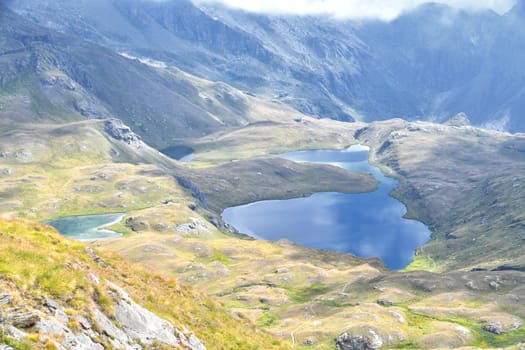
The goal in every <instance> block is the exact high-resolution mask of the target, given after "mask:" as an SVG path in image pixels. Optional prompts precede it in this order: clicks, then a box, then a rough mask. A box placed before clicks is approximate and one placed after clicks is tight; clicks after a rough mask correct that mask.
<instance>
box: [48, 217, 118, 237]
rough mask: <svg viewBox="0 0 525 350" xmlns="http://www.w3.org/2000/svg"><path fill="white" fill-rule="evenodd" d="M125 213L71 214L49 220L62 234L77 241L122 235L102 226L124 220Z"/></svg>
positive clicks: (49, 223)
mask: <svg viewBox="0 0 525 350" xmlns="http://www.w3.org/2000/svg"><path fill="white" fill-rule="evenodd" d="M123 217H124V214H103V215H85V216H69V217H65V218H61V219H57V220H53V221H50V222H48V223H47V224H48V225H51V226H53V227H54V228H56V229H57V230H58V232H60V233H61V234H62V235H64V236H66V237H69V238H71V239H75V240H77V241H94V240H97V239H103V238H114V237H120V236H121V234H120V233H118V232H115V231H111V230H105V229H103V228H102V227H104V226H110V225H113V224H116V223H118V222H120V220H122V218H123Z"/></svg>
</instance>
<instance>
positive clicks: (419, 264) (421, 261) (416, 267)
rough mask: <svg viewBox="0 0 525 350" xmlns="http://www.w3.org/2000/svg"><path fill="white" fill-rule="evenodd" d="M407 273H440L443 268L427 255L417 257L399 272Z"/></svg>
mask: <svg viewBox="0 0 525 350" xmlns="http://www.w3.org/2000/svg"><path fill="white" fill-rule="evenodd" d="M408 271H429V272H442V271H443V268H441V267H440V266H439V265H437V264H436V262H435V261H434V260H432V258H431V257H429V256H427V255H417V256H415V257H414V260H413V261H412V262H411V263H410V265H408V266H407V267H406V268H405V269H404V270H401V272H408Z"/></svg>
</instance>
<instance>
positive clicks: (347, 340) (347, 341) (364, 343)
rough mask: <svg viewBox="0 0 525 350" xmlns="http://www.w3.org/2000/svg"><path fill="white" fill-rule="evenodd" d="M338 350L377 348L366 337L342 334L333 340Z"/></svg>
mask: <svg viewBox="0 0 525 350" xmlns="http://www.w3.org/2000/svg"><path fill="white" fill-rule="evenodd" d="M335 347H336V348H337V349H338V350H375V349H378V348H379V347H378V346H377V345H376V344H374V342H373V341H372V340H370V339H369V338H368V337H365V336H362V335H352V334H349V333H346V332H345V333H343V334H341V335H340V336H338V337H337V338H336V339H335Z"/></svg>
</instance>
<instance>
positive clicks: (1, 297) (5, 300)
mask: <svg viewBox="0 0 525 350" xmlns="http://www.w3.org/2000/svg"><path fill="white" fill-rule="evenodd" d="M11 300H13V296H12V295H11V294H0V305H6V304H9V303H10V302H11Z"/></svg>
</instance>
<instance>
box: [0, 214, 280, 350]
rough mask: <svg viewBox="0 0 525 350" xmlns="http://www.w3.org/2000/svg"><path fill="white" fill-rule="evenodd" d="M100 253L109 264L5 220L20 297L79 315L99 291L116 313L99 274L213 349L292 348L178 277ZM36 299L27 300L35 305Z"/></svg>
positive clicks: (47, 231)
mask: <svg viewBox="0 0 525 350" xmlns="http://www.w3.org/2000/svg"><path fill="white" fill-rule="evenodd" d="M99 257H100V259H101V260H100V261H103V262H104V263H96V262H94V261H93V257H92V256H91V255H90V254H88V253H87V252H86V246H85V245H84V244H82V243H78V242H75V241H70V240H68V239H65V238H62V237H61V236H60V235H59V234H57V233H56V232H55V231H54V230H53V229H52V228H50V227H48V226H44V225H41V224H36V223H31V222H28V221H24V220H20V219H9V220H7V219H0V275H2V276H3V282H2V286H3V287H4V286H5V285H7V286H10V288H12V289H13V290H16V292H17V295H26V296H27V295H33V296H39V297H40V296H43V295H45V296H48V297H51V298H54V299H56V300H60V301H61V302H62V303H64V304H65V305H67V307H68V308H70V309H71V310H72V311H71V312H79V313H83V312H85V310H89V309H91V308H92V304H93V296H94V295H97V301H98V304H99V305H101V306H102V307H103V308H104V311H105V312H106V313H108V314H111V312H112V307H113V305H112V302H111V298H109V297H108V296H107V293H108V290H107V288H106V287H104V286H102V285H95V284H94V283H93V282H92V279H91V278H90V276H92V275H95V276H97V277H98V278H99V279H101V280H107V281H111V282H113V283H115V284H117V285H119V286H121V287H122V288H124V289H125V290H126V291H127V292H128V293H129V294H130V296H131V297H132V298H133V299H134V300H135V301H137V302H138V303H139V304H141V305H143V306H145V307H146V308H148V309H149V310H151V311H153V312H155V313H157V314H158V315H160V316H161V317H164V318H166V319H167V320H169V321H171V322H172V323H173V324H174V325H176V326H178V327H179V328H180V329H189V330H191V332H193V333H195V334H196V335H197V336H198V337H199V338H200V339H201V340H202V341H203V342H204V343H205V345H206V346H207V347H208V348H209V349H286V348H287V346H286V345H283V344H281V343H280V342H279V341H278V340H276V339H275V338H273V337H271V336H269V335H268V334H266V333H265V332H263V331H259V330H257V329H256V328H255V327H254V326H253V325H251V324H250V323H249V322H247V321H245V320H240V319H234V318H233V317H231V316H230V315H229V314H228V312H227V311H226V310H225V309H224V308H223V307H221V306H219V305H218V304H217V303H215V302H214V301H212V300H210V299H209V298H208V297H207V296H204V295H203V294H200V293H198V292H195V291H194V290H192V289H190V288H187V287H184V286H182V285H180V284H179V283H177V282H176V281H175V280H173V279H166V278H164V277H161V276H160V275H157V274H155V273H152V272H151V271H146V270H144V269H141V268H139V267H136V266H135V267H133V266H131V265H129V264H128V263H126V262H124V261H123V260H122V259H120V258H118V257H117V256H115V255H112V254H100V256H99ZM30 300H31V299H27V301H28V302H29V303H32V304H34V302H31V301H30ZM33 306H35V307H36V305H33ZM88 314H89V313H88ZM88 316H89V315H88Z"/></svg>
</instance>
